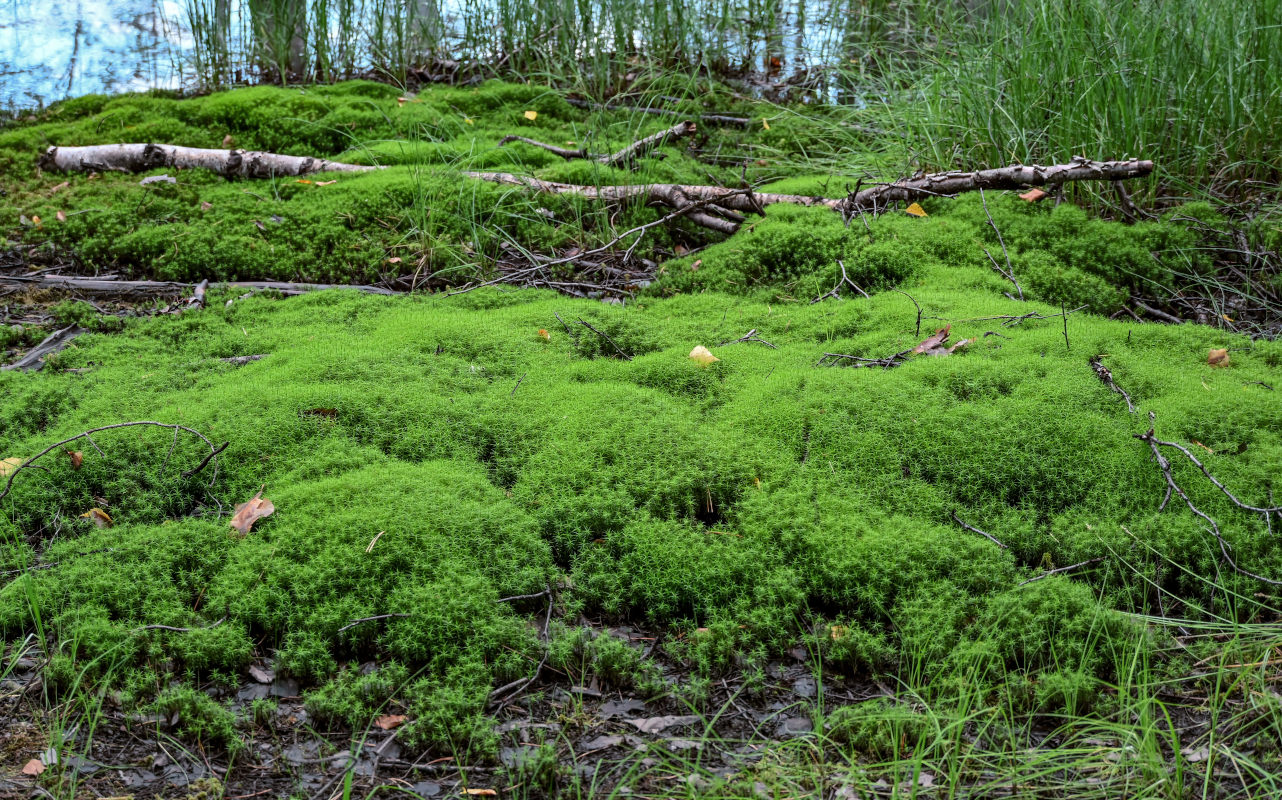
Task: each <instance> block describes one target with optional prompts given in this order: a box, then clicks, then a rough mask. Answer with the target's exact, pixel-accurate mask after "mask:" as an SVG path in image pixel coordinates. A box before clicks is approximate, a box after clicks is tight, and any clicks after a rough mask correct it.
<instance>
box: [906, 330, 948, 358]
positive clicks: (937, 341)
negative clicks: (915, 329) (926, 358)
mask: <svg viewBox="0 0 1282 800" xmlns="http://www.w3.org/2000/svg"><path fill="white" fill-rule="evenodd" d="M952 327H953V326H952V323H949V324H947V325H945V326H944V327H942V328H940V329H939V330H937V331H935V333H934V335H932V336H927V337H926V338H925V339H923V340H922V342H921V344H919V345H917V346H916V347H914V348H913V352H914V353H928V352H930V351H931V350H934V349H936V348H938V347H940V345H942V344H943V343H944V342H946V341H948V331H949V330H950V329H951V328H952Z"/></svg>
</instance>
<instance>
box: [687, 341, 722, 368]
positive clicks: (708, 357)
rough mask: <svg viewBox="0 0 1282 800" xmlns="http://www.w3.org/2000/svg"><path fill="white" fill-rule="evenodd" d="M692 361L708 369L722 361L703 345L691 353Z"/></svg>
mask: <svg viewBox="0 0 1282 800" xmlns="http://www.w3.org/2000/svg"><path fill="white" fill-rule="evenodd" d="M690 360H691V361H694V362H697V363H698V364H699V366H701V367H706V366H708V365H709V364H711V363H713V362H716V361H720V360H721V359H719V358H717V357H716V356H714V355H713V354H712V351H711V350H709V349H708V348H706V347H704V346H703V345H699V346H698V347H696V348H695V349H693V350H691V351H690Z"/></svg>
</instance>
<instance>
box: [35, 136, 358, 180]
mask: <svg viewBox="0 0 1282 800" xmlns="http://www.w3.org/2000/svg"><path fill="white" fill-rule="evenodd" d="M40 168H41V169H44V170H57V171H61V172H146V171H147V170H151V169H160V168H171V169H208V170H213V171H214V172H217V173H218V174H220V175H224V176H226V177H228V178H270V177H272V176H273V175H307V174H309V173H312V172H368V171H370V170H375V169H382V167H371V166H365V165H363V164H344V163H341V162H338V161H329V160H328V159H324V158H311V157H310V156H286V155H281V154H279V153H263V152H258V151H252V150H206V149H203V148H199V147H179V146H177V145H172V144H98V145H90V146H87V147H58V146H54V147H50V148H49V149H48V150H46V151H45V152H44V155H42V156H40Z"/></svg>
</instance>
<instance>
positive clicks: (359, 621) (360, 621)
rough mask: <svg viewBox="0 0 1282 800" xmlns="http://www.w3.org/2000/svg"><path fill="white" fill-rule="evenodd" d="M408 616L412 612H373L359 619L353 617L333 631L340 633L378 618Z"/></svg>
mask: <svg viewBox="0 0 1282 800" xmlns="http://www.w3.org/2000/svg"><path fill="white" fill-rule="evenodd" d="M409 616H413V615H412V614H375V615H374V616H372V617H361V618H360V619H354V620H352V621H351V622H349V623H347V624H346V625H344V626H343V627H341V628H339V629H338V630H337V631H335V633H342V632H343V631H346V630H350V629H352V628H355V627H356V626H357V625H363V624H365V623H366V622H375V621H377V620H380V619H392V618H393V617H396V618H402V617H409Z"/></svg>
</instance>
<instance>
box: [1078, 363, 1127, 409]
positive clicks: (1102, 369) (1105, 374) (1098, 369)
mask: <svg viewBox="0 0 1282 800" xmlns="http://www.w3.org/2000/svg"><path fill="white" fill-rule="evenodd" d="M1103 358H1104V356H1102V355H1098V356H1092V357H1091V359H1090V362H1089V363H1090V365H1091V369H1093V370H1095V374H1096V375H1098V376H1099V379H1100V380H1101V381H1103V382H1104V383H1105V384H1106V385H1107V386H1108V388H1110V389H1112V390H1113V391H1115V392H1117V393H1118V394H1120V395H1121V396H1122V397H1123V398H1125V399H1126V409H1127V410H1128V411H1130V412H1131V413H1132V414H1134V413H1135V404H1134V403H1132V402H1131V396H1130V395H1129V394H1127V393H1126V390H1125V389H1123V388H1122V387H1121V386H1118V385H1117V383H1116V382H1114V380H1113V373H1112V372H1110V371H1109V369H1108V367H1106V366H1104V364H1103V363H1102V361H1101V359H1103Z"/></svg>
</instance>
